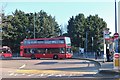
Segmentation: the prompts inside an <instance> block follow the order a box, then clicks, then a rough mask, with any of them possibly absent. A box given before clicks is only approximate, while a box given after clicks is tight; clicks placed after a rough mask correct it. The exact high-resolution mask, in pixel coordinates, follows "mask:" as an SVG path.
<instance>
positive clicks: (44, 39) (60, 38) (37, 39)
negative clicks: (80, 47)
mask: <svg viewBox="0 0 120 80" xmlns="http://www.w3.org/2000/svg"><path fill="white" fill-rule="evenodd" d="M65 38H69V37H54V38H32V39H24V40H52V39H65Z"/></svg>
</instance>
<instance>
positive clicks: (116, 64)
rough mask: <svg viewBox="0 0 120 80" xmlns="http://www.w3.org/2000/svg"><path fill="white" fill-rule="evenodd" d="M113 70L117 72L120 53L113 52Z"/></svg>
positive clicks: (119, 68) (119, 63)
mask: <svg viewBox="0 0 120 80" xmlns="http://www.w3.org/2000/svg"><path fill="white" fill-rule="evenodd" d="M114 70H115V71H117V72H119V71H120V54H119V53H115V54H114Z"/></svg>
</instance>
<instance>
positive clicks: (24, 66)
mask: <svg viewBox="0 0 120 80" xmlns="http://www.w3.org/2000/svg"><path fill="white" fill-rule="evenodd" d="M0 63H2V66H1V73H2V78H61V77H65V78H66V77H67V78H76V77H77V78H80V77H81V78H103V77H104V78H105V77H106V76H105V75H102V76H101V75H98V69H99V68H98V66H97V65H96V64H95V63H94V62H91V61H88V60H79V59H64V60H52V59H40V60H31V59H13V60H0ZM112 77H113V76H109V78H112ZM102 80H103V79H102ZM109 80H111V79H109Z"/></svg>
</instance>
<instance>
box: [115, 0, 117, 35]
mask: <svg viewBox="0 0 120 80" xmlns="http://www.w3.org/2000/svg"><path fill="white" fill-rule="evenodd" d="M115 33H117V10H116V0H115Z"/></svg>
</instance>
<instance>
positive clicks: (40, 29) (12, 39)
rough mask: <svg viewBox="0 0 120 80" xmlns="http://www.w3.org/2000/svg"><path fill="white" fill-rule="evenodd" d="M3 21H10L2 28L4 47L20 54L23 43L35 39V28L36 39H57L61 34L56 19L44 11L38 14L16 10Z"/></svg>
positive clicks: (4, 17)
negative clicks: (21, 43) (28, 39)
mask: <svg viewBox="0 0 120 80" xmlns="http://www.w3.org/2000/svg"><path fill="white" fill-rule="evenodd" d="M3 20H5V21H8V22H5V23H4V25H3V26H2V29H3V35H2V37H3V45H7V46H10V47H11V48H12V51H13V52H14V53H16V52H19V47H20V42H21V41H23V40H24V39H25V38H34V34H33V33H34V27H35V35H36V36H35V37H36V38H49V37H56V36H59V34H60V29H59V25H58V24H57V22H56V21H55V17H52V16H51V15H48V14H47V13H46V12H44V11H42V10H41V11H40V12H38V13H25V12H23V11H21V10H15V12H14V13H13V14H12V15H8V16H3ZM34 25H35V26H34Z"/></svg>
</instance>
